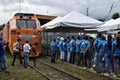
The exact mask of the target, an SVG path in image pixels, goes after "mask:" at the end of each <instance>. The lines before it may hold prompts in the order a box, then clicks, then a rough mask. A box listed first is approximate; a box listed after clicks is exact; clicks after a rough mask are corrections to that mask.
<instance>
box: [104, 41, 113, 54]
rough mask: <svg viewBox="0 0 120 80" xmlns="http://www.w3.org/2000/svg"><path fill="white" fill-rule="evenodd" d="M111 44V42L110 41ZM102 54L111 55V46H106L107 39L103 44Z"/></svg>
mask: <svg viewBox="0 0 120 80" xmlns="http://www.w3.org/2000/svg"><path fill="white" fill-rule="evenodd" d="M111 46H112V43H111ZM103 49H104V52H105V53H104V54H108V55H112V47H111V48H108V41H106V42H105V43H104V44H103Z"/></svg>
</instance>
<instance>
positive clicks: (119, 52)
mask: <svg viewBox="0 0 120 80" xmlns="http://www.w3.org/2000/svg"><path fill="white" fill-rule="evenodd" d="M112 48H113V49H114V56H116V57H120V48H118V47H117V42H116V40H115V41H113V43H112Z"/></svg>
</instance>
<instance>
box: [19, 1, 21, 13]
mask: <svg viewBox="0 0 120 80" xmlns="http://www.w3.org/2000/svg"><path fill="white" fill-rule="evenodd" d="M19 12H21V0H19Z"/></svg>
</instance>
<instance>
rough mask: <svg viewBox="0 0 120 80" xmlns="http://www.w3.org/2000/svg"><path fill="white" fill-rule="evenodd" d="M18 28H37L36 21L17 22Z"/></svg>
mask: <svg viewBox="0 0 120 80" xmlns="http://www.w3.org/2000/svg"><path fill="white" fill-rule="evenodd" d="M17 26H18V28H36V24H35V21H34V20H17Z"/></svg>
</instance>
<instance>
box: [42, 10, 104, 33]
mask: <svg viewBox="0 0 120 80" xmlns="http://www.w3.org/2000/svg"><path fill="white" fill-rule="evenodd" d="M100 24H102V22H101V21H98V20H96V19H93V18H90V17H88V16H85V15H82V14H80V13H79V12H75V11H72V12H71V13H69V14H67V15H66V16H64V17H62V18H61V19H58V20H57V21H55V20H54V21H52V24H48V25H46V24H45V25H43V26H41V27H42V28H45V29H47V30H50V31H56V32H58V31H61V32H64V31H67V32H79V31H83V29H91V28H92V29H93V28H96V26H98V25H100ZM51 29H53V30H51Z"/></svg>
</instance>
